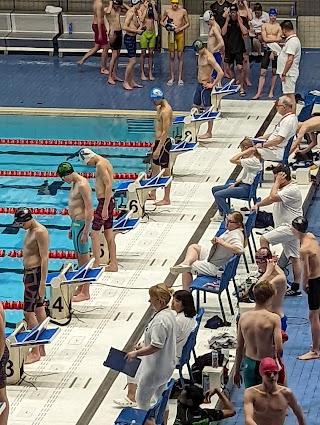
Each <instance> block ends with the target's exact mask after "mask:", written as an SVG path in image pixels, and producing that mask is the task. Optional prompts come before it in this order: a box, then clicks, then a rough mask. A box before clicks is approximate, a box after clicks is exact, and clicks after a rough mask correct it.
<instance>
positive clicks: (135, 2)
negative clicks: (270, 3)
mask: <svg viewBox="0 0 320 425" xmlns="http://www.w3.org/2000/svg"><path fill="white" fill-rule="evenodd" d="M139 3H140V0H131V4H132V5H133V6H135V5H136V4H139Z"/></svg>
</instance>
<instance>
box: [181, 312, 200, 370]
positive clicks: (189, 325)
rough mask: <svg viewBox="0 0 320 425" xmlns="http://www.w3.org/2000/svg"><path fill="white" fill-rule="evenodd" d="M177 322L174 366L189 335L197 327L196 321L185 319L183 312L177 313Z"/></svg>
mask: <svg viewBox="0 0 320 425" xmlns="http://www.w3.org/2000/svg"><path fill="white" fill-rule="evenodd" d="M176 321H177V359H176V364H178V363H179V360H180V357H181V354H182V350H183V347H184V346H185V343H186V342H187V339H188V338H189V335H190V333H191V332H192V331H193V329H194V328H195V327H196V326H197V321H196V319H195V318H194V317H186V316H185V315H184V312H183V311H181V313H178V314H177V316H176Z"/></svg>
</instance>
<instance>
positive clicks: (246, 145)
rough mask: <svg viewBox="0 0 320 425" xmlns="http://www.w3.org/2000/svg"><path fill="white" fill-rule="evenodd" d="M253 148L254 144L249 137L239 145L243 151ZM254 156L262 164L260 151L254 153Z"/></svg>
mask: <svg viewBox="0 0 320 425" xmlns="http://www.w3.org/2000/svg"><path fill="white" fill-rule="evenodd" d="M252 146H253V143H252V140H251V139H250V138H249V137H245V138H244V139H243V140H242V142H241V143H240V145H239V147H240V149H241V150H242V151H245V150H246V149H249V148H252ZM253 155H254V156H255V157H256V158H258V160H259V161H260V162H261V155H260V154H259V153H258V151H255V152H253Z"/></svg>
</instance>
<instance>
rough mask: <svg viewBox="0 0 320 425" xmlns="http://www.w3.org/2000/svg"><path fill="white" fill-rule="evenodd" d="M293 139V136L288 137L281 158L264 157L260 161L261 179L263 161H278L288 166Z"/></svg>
mask: <svg viewBox="0 0 320 425" xmlns="http://www.w3.org/2000/svg"><path fill="white" fill-rule="evenodd" d="M293 139H294V136H293V137H291V139H289V141H288V143H287V145H286V147H285V149H284V152H283V157H282V159H264V160H263V161H262V180H263V173H264V163H265V162H278V163H279V164H282V165H285V166H287V167H289V155H290V150H291V146H292V143H293Z"/></svg>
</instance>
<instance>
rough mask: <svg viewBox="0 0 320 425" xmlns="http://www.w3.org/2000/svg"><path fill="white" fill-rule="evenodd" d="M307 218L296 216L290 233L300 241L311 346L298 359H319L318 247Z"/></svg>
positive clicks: (319, 276) (319, 265) (319, 266)
mask: <svg viewBox="0 0 320 425" xmlns="http://www.w3.org/2000/svg"><path fill="white" fill-rule="evenodd" d="M307 228H308V220H307V219H306V218H304V217H297V218H295V219H294V220H293V221H292V233H293V234H294V235H295V236H296V237H297V238H298V239H299V241H300V259H301V263H302V285H303V290H304V292H306V293H307V294H308V305H309V321H310V326H311V335H312V346H311V350H310V351H308V352H307V353H306V354H303V355H302V356H299V357H298V359H299V360H314V359H320V247H319V244H318V241H317V239H316V237H315V236H314V235H313V234H312V233H309V232H308V233H307Z"/></svg>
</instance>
